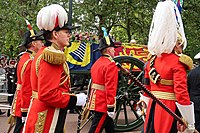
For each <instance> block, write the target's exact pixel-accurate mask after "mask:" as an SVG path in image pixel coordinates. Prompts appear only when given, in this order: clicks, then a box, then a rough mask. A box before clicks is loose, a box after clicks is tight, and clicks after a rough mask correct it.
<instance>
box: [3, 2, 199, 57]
mask: <svg viewBox="0 0 200 133" xmlns="http://www.w3.org/2000/svg"><path fill="white" fill-rule="evenodd" d="M68 1H69V0H67V1H66V0H30V1H26V0H5V1H3V0H2V1H1V2H0V12H1V14H0V53H5V54H8V55H9V56H11V57H13V56H16V55H17V53H18V52H19V51H18V49H17V46H18V45H19V44H20V43H21V42H22V35H23V33H24V32H25V31H26V30H27V26H26V23H25V21H24V18H26V19H28V20H29V22H30V23H31V24H32V26H33V27H34V29H36V30H38V28H37V26H36V16H37V13H38V11H39V10H40V9H41V8H42V7H44V6H46V5H49V4H52V3H57V4H61V5H62V6H63V7H64V8H65V9H66V10H67V11H68V10H69V3H68ZM72 1H73V18H72V23H73V24H74V25H80V26H81V29H80V31H81V32H85V31H87V32H93V33H95V34H97V35H99V36H100V37H101V36H102V34H101V32H100V29H101V26H105V27H106V29H107V31H108V32H109V33H110V34H111V35H113V36H115V39H116V40H117V41H121V42H129V41H130V40H131V39H132V37H134V39H135V40H136V41H137V43H139V44H147V42H148V33H149V28H150V24H151V20H152V16H153V10H154V9H155V7H156V4H157V2H158V0H72ZM198 3H200V0H195V1H194V0H190V1H184V6H183V11H182V18H183V22H184V26H185V33H186V37H187V42H188V46H187V48H186V50H185V52H186V54H189V55H190V56H191V57H193V56H194V55H195V54H196V53H198V52H199V47H200V44H199V40H200V35H199V33H200V28H199V27H200V5H199V4H198Z"/></svg>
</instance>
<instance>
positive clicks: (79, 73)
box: [65, 42, 148, 132]
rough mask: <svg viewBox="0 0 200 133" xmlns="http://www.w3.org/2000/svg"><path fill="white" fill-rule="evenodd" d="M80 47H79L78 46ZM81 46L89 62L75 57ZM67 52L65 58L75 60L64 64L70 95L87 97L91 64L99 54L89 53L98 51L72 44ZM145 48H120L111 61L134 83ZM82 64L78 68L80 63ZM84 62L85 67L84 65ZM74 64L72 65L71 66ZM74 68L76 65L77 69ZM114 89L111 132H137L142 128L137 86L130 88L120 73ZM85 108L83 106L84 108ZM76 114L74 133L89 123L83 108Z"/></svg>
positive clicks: (123, 75) (95, 45)
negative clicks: (128, 73) (115, 89)
mask: <svg viewBox="0 0 200 133" xmlns="http://www.w3.org/2000/svg"><path fill="white" fill-rule="evenodd" d="M81 45H82V46H81ZM83 45H85V46H84V49H83V50H84V51H85V54H89V55H90V56H87V59H89V60H90V61H88V62H87V61H85V60H84V59H85V56H83V55H77V53H78V51H77V50H80V47H79V46H81V47H83ZM72 47H73V48H71V50H70V48H69V50H68V51H65V52H66V55H67V56H68V57H69V56H70V59H72V58H71V57H73V58H74V59H76V61H75V60H68V64H69V67H70V74H71V83H72V91H74V93H80V92H85V93H87V94H89V90H90V68H91V66H92V64H93V63H94V62H95V61H96V60H97V59H98V57H99V56H100V53H98V52H95V53H94V52H93V50H94V49H96V48H97V47H98V44H95V43H92V44H89V43H85V42H74V44H72ZM147 54H148V52H147V47H146V46H144V45H137V44H134V45H130V44H122V45H121V46H120V47H118V48H116V53H115V55H116V57H115V58H114V60H115V61H116V62H119V63H120V64H122V67H123V68H125V69H127V70H129V72H130V73H132V74H133V75H134V76H135V77H136V78H137V79H138V80H140V81H142V78H143V67H144V63H145V62H146V59H147ZM81 61H82V64H84V63H85V64H87V65H85V66H84V65H82V64H81V63H80V62H81ZM86 62H87V63H86ZM75 63H76V64H75ZM77 64H78V65H77ZM118 75H119V79H118V89H117V96H116V101H117V102H116V115H115V118H114V123H115V131H116V132H124V131H131V130H133V129H136V128H138V127H139V126H141V125H142V124H143V114H141V113H138V112H140V111H138V109H140V108H138V107H137V102H138V101H139V98H140V95H139V91H140V90H141V89H140V88H139V87H138V86H136V85H134V82H133V81H132V80H131V79H130V78H129V77H127V76H126V75H125V74H123V73H122V72H121V71H119V73H118ZM86 106H87V104H86ZM78 112H79V114H80V115H79V119H78V127H77V132H80V131H81V129H82V128H83V127H84V126H85V125H86V124H87V123H88V122H89V121H90V120H91V119H92V117H93V115H92V113H91V112H89V111H88V110H87V107H84V108H82V109H81V110H79V111H78Z"/></svg>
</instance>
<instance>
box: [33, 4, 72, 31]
mask: <svg viewBox="0 0 200 133" xmlns="http://www.w3.org/2000/svg"><path fill="white" fill-rule="evenodd" d="M56 19H57V20H58V21H57V22H58V26H59V27H60V28H62V27H63V26H64V25H65V24H66V23H67V22H68V15H67V12H66V11H65V9H64V8H63V7H62V6H60V5H58V4H52V5H50V6H46V7H43V8H42V9H41V10H40V11H39V12H38V15H37V26H38V28H39V29H40V30H46V31H47V30H48V31H52V30H53V29H54V28H56V26H57V25H56Z"/></svg>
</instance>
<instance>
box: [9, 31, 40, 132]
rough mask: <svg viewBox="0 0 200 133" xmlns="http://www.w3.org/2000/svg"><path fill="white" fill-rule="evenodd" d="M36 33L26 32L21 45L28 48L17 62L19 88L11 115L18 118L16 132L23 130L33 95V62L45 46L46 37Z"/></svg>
mask: <svg viewBox="0 0 200 133" xmlns="http://www.w3.org/2000/svg"><path fill="white" fill-rule="evenodd" d="M35 34H36V32H35V31H33V30H32V31H31V30H30V31H27V32H26V33H25V34H24V41H23V43H22V44H21V45H20V46H24V47H25V48H26V49H27V50H26V51H25V52H24V53H23V55H22V56H21V58H20V60H19V62H18V64H17V83H16V84H17V88H16V92H15V97H14V100H13V104H12V110H11V115H12V116H14V117H16V119H17V121H16V126H15V129H14V133H20V132H21V131H22V127H23V125H24V122H25V119H26V116H27V112H28V108H29V105H30V100H31V95H32V89H31V82H30V73H31V63H32V60H33V58H34V56H35V54H36V53H37V52H38V50H39V49H40V48H41V47H42V46H44V44H43V42H42V40H44V39H43V38H42V37H39V36H38V37H35Z"/></svg>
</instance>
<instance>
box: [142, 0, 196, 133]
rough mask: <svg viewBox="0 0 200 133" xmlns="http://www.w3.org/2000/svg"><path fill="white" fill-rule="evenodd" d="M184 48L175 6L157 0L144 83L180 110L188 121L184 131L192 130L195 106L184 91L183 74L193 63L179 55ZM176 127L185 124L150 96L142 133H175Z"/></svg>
mask: <svg viewBox="0 0 200 133" xmlns="http://www.w3.org/2000/svg"><path fill="white" fill-rule="evenodd" d="M185 47H186V38H185V34H184V29H183V24H182V20H181V16H180V13H179V11H178V9H177V7H176V5H175V4H174V3H173V2H172V1H170V0H169V1H164V2H159V3H158V5H157V7H156V10H155V13H154V16H153V21H152V26H151V29H150V33H149V42H148V50H149V52H150V53H151V54H152V56H151V58H150V60H149V61H148V63H147V65H146V68H145V82H144V83H145V85H146V87H147V88H148V89H149V90H150V91H151V92H152V93H153V94H154V95H155V96H156V97H157V98H158V99H159V100H160V101H161V102H163V103H164V104H165V105H166V106H167V107H168V108H170V109H171V110H172V111H173V112H176V113H177V114H178V113H181V115H182V117H183V119H185V120H186V121H187V122H188V129H187V130H188V131H190V132H193V131H194V107H193V103H191V102H190V97H189V95H188V91H187V73H186V70H190V69H191V68H192V66H193V62H192V59H191V58H190V57H188V56H186V55H184V54H182V51H183V49H184V48H185ZM184 110H185V111H186V112H185V111H184ZM179 111H180V112H179ZM177 125H178V126H177ZM177 129H178V130H179V131H183V130H185V127H184V126H183V125H181V124H180V123H178V124H177V121H176V120H175V119H174V118H173V117H172V116H171V115H170V114H169V113H168V112H167V111H165V110H164V109H163V108H162V107H161V106H159V105H158V104H156V102H155V101H154V100H152V99H150V100H149V104H148V108H147V115H146V119H145V124H144V133H149V132H150V133H177Z"/></svg>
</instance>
